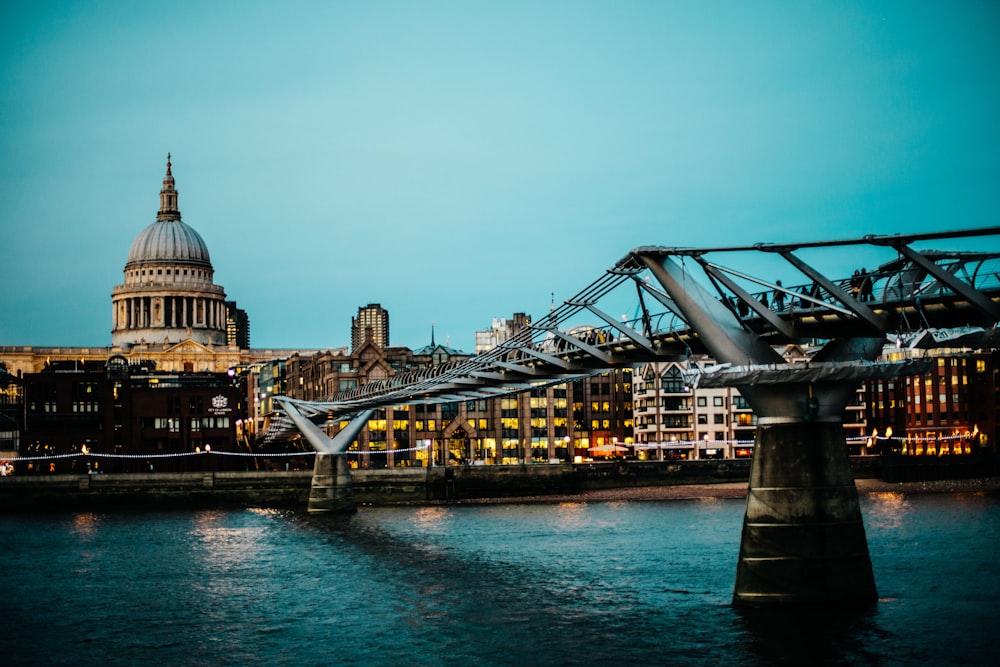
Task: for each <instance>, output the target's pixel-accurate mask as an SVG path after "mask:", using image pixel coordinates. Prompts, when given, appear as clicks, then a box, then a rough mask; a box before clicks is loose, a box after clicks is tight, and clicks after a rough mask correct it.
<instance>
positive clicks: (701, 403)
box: [698, 396, 708, 408]
mask: <svg viewBox="0 0 1000 667" xmlns="http://www.w3.org/2000/svg"><path fill="white" fill-rule="evenodd" d="M707 406H708V397H706V396H699V397H698V407H699V408H704V407H707Z"/></svg>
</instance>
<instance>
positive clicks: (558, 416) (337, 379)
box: [259, 334, 633, 468]
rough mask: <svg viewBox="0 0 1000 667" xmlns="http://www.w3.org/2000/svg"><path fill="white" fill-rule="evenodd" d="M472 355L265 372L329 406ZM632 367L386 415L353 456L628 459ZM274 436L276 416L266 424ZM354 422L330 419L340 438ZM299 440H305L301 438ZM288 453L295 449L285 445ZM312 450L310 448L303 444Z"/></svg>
mask: <svg viewBox="0 0 1000 667" xmlns="http://www.w3.org/2000/svg"><path fill="white" fill-rule="evenodd" d="M470 356H471V355H470V354H469V353H466V352H463V351H461V350H457V349H454V348H449V347H447V346H444V345H441V344H437V343H435V342H434V340H433V334H432V340H431V344H429V345H427V346H424V347H422V348H418V349H416V350H410V349H408V348H405V347H389V348H381V347H380V346H379V345H377V344H376V343H375V342H374V341H371V340H368V341H367V342H366V343H364V344H363V345H362V346H361V347H360V348H358V349H355V350H352V352H351V353H350V354H347V353H346V350H341V351H327V352H324V353H319V354H298V355H292V356H290V357H289V358H287V359H284V360H282V361H281V362H273V363H272V365H271V368H268V365H266V364H265V365H262V366H261V367H260V369H259V372H260V375H261V378H262V379H261V380H259V382H260V384H261V387H262V388H261V391H260V393H261V395H262V396H264V395H267V396H273V394H271V393H269V392H268V391H267V390H266V389H264V387H265V386H277V385H276V383H274V382H273V381H271V382H270V384H269V381H268V380H265V379H263V378H264V376H265V374H266V375H268V376H269V377H273V376H275V375H276V373H277V372H283V373H284V377H285V385H284V386H285V387H286V389H287V395H288V396H289V397H290V398H296V399H302V400H323V399H324V398H328V397H330V396H333V395H334V394H335V393H336V392H337V391H343V390H347V389H351V388H353V387H356V386H359V385H362V384H365V383H367V382H373V381H377V380H381V379H386V378H390V377H393V376H394V375H396V374H397V373H402V372H409V371H415V370H418V369H420V368H428V367H434V366H439V365H442V364H449V363H457V362H461V361H463V360H465V359H468V358H469V357H470ZM631 389H632V381H631V369H627V368H626V369H616V370H612V371H608V372H607V373H604V374H602V375H599V376H595V377H593V378H586V379H582V380H577V381H574V382H569V383H560V384H555V385H549V386H544V385H539V386H538V387H535V388H532V389H528V390H526V391H523V392H520V393H516V394H509V395H505V396H500V397H496V398H489V399H471V400H467V401H454V402H447V403H427V404H420V403H417V404H412V405H394V406H390V407H386V408H380V409H378V410H376V411H375V414H374V415H373V416H372V418H371V419H370V420H369V422H368V425H367V426H366V427H365V428H364V429H362V431H361V432H360V433H359V435H358V438H357V441H356V442H355V443H354V444H353V445H352V447H351V449H352V450H354V451H358V452H361V454H359V455H358V456H357V458H354V459H353V461H355V462H356V463H357V464H358V465H361V466H363V467H366V468H367V467H394V466H412V465H420V466H426V465H457V464H475V465H481V464H517V463H548V462H550V461H572V460H584V459H589V458H595V457H596V458H608V457H614V456H625V455H626V454H628V453H629V451H630V450H629V449H628V446H630V445H631V444H632V443H633V437H632V402H631ZM260 421H261V429H260V431H259V432H261V433H266V432H267V428H268V416H267V415H266V414H264V415H262V417H261V420H260ZM346 425H347V422H346V421H329V422H327V424H326V430H327V432H328V434H329V435H331V436H332V435H335V434H336V433H337V432H338V431H339V430H340V429H341V428H344V427H345V426H346ZM291 435H292V436H293V437H294V435H295V434H291ZM281 446H285V445H281ZM301 446H302V447H303V449H304V450H308V445H305V444H302V445H301Z"/></svg>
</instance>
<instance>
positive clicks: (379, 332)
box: [351, 303, 389, 350]
mask: <svg viewBox="0 0 1000 667" xmlns="http://www.w3.org/2000/svg"><path fill="white" fill-rule="evenodd" d="M367 340H371V341H372V342H374V343H375V344H376V345H378V346H379V347H381V348H387V347H389V311H387V310H386V309H385V308H383V307H382V306H380V305H379V304H377V303H370V304H368V305H367V306H362V307H360V308H358V316H357V317H352V318H351V349H352V350H357V349H358V348H360V347H361V346H362V345H363V344H364V343H365V341H367Z"/></svg>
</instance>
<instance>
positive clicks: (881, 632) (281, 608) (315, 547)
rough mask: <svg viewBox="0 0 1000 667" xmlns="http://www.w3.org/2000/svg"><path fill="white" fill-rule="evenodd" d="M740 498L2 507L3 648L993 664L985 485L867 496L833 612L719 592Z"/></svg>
mask: <svg viewBox="0 0 1000 667" xmlns="http://www.w3.org/2000/svg"><path fill="white" fill-rule="evenodd" d="M743 509H744V501H743V500H718V499H712V500H703V501H667V502H639V503H629V502H609V503H579V502H569V503H559V504H552V505H545V504H542V505H503V504H499V505H484V506H452V507H441V506H434V507H396V508H362V509H361V511H359V512H358V514H357V515H354V516H351V517H317V516H309V515H306V514H302V513H295V512H289V511H286V510H272V509H259V510H245V511H231V510H212V511H204V512H160V513H142V514H133V513H124V512H122V513H100V514H94V513H80V514H70V515H31V516H5V517H0V544H2V545H3V546H4V559H3V561H2V562H3V565H2V566H0V567H2V569H0V575H2V576H3V580H4V581H5V582H6V586H7V595H6V596H4V597H3V598H2V600H3V602H2V603H0V604H2V605H3V606H2V607H0V612H2V616H3V618H5V619H17V628H18V632H17V633H16V634H13V635H10V636H8V637H7V640H6V641H7V644H8V647H9V650H8V652H7V657H8V658H10V659H11V660H10V661H9V664H81V663H92V662H95V661H97V659H98V658H99V662H100V663H101V664H106V665H126V664H149V663H151V662H158V663H163V664H189V665H201V664H204V665H210V664H211V665H214V664H240V665H245V664H269V665H270V664H277V665H282V664H288V665H312V664H330V663H336V664H358V665H361V664H364V665H368V664H393V665H394V664H409V665H531V664H546V665H548V664H553V665H590V664H610V663H619V662H633V663H637V664H723V665H727V664H733V665H743V664H802V663H809V664H872V665H882V664H928V663H931V664H988V662H987V661H985V660H984V658H985V657H987V656H990V655H991V654H992V652H991V650H990V649H991V647H989V646H987V641H988V640H987V637H988V635H989V633H988V632H987V630H988V629H989V628H988V624H989V623H990V622H992V621H991V620H990V619H995V617H996V614H997V613H998V612H1000V604H998V602H997V600H998V598H1000V585H998V578H997V576H996V575H995V574H993V567H994V566H995V562H994V554H995V535H996V534H997V531H998V530H1000V499H998V498H997V497H995V496H982V495H979V496H977V495H972V494H969V495H963V496H912V497H910V496H904V495H901V494H877V495H873V496H864V497H863V498H862V509H863V512H864V515H865V523H866V530H867V534H868V538H869V545H870V549H871V553H872V561H873V565H874V567H875V576H876V581H877V583H878V587H879V592H880V596H881V599H880V602H879V603H878V604H877V605H873V606H872V607H871V608H870V609H866V610H862V611H860V612H858V611H853V612H851V613H848V614H843V613H834V612H832V611H831V610H807V611H802V610H796V611H795V612H793V613H789V612H787V611H779V612H744V611H739V610H736V609H734V608H733V607H732V606H731V605H730V602H731V596H732V585H733V579H734V575H735V563H736V556H737V552H738V547H739V536H740V530H741V525H742V518H743ZM970 575H971V576H970ZM963 661H964V662H963Z"/></svg>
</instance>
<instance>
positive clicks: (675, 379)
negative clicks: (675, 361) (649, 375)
mask: <svg viewBox="0 0 1000 667" xmlns="http://www.w3.org/2000/svg"><path fill="white" fill-rule="evenodd" d="M663 391H664V392H665V393H668V394H682V393H684V392H685V391H686V388H685V387H684V379H683V378H682V377H681V372H680V370H678V369H677V367H676V366H674V367H673V368H671V369H670V370H669V371H667V372H666V373H664V374H663Z"/></svg>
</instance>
